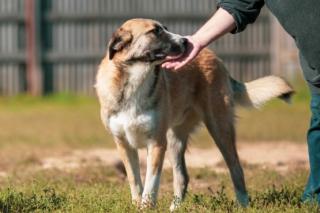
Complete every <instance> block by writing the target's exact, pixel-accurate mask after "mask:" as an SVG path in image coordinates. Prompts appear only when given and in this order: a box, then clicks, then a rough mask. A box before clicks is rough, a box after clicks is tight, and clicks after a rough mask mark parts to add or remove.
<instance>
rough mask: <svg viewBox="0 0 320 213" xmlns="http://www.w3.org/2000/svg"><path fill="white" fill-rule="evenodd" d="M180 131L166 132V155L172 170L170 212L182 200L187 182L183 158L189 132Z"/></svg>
mask: <svg viewBox="0 0 320 213" xmlns="http://www.w3.org/2000/svg"><path fill="white" fill-rule="evenodd" d="M181 130H182V129H179V128H175V129H169V130H168V132H167V139H168V154H169V160H170V163H171V166H172V169H173V189H174V200H173V201H172V203H171V206H170V211H173V210H174V209H176V208H177V207H178V206H179V204H180V203H181V201H182V200H183V198H184V196H185V193H186V190H187V187H188V182H189V176H188V171H187V167H186V162H185V158H184V152H185V150H186V145H187V140H188V135H189V132H187V131H185V132H183V131H181Z"/></svg>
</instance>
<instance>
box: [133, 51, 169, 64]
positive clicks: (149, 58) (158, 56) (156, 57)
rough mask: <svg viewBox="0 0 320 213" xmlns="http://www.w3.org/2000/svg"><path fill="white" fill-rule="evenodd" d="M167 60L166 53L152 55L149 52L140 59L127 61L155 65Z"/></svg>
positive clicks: (139, 57) (135, 58)
mask: <svg viewBox="0 0 320 213" xmlns="http://www.w3.org/2000/svg"><path fill="white" fill-rule="evenodd" d="M165 58H166V55H165V54H164V53H151V52H147V53H146V54H144V55H142V56H138V57H132V58H129V59H128V60H127V63H129V64H132V63H134V62H139V61H141V62H146V63H154V62H156V61H161V60H164V59H165Z"/></svg>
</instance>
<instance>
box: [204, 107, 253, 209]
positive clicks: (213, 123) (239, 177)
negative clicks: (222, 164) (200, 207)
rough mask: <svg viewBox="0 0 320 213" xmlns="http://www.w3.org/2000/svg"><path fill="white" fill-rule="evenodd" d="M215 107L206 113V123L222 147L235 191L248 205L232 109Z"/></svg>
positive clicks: (245, 204) (220, 147)
mask: <svg viewBox="0 0 320 213" xmlns="http://www.w3.org/2000/svg"><path fill="white" fill-rule="evenodd" d="M219 110H220V111H219V112H217V111H215V110H214V109H213V111H211V110H210V112H207V113H206V117H205V119H204V123H205V125H206V127H207V129H208V131H209V133H210V135H211V136H212V137H213V138H214V140H215V142H216V144H217V146H218V148H219V149H220V151H221V153H222V155H223V157H224V159H225V161H226V163H227V166H228V168H229V171H230V174H231V179H232V182H233V185H234V188H235V193H236V196H237V199H238V201H239V203H240V204H241V205H242V206H247V205H248V200H249V199H248V194H247V190H246V186H245V180H244V174H243V170H242V167H241V165H240V160H239V157H238V153H237V150H236V144H235V128H234V121H233V119H234V118H233V116H234V115H233V111H232V109H222V111H221V107H220V109H219Z"/></svg>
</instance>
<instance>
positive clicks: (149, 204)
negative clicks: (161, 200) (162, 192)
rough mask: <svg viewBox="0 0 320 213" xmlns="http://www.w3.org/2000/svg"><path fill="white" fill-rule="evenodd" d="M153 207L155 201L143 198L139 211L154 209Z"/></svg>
mask: <svg viewBox="0 0 320 213" xmlns="http://www.w3.org/2000/svg"><path fill="white" fill-rule="evenodd" d="M155 206H156V203H155V201H153V200H152V199H150V198H143V199H142V200H141V203H140V205H139V209H151V208H154V207H155Z"/></svg>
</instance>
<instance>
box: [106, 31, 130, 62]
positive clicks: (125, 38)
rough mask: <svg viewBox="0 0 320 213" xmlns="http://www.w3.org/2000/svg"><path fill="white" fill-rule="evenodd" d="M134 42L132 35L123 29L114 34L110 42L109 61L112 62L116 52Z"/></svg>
mask: <svg viewBox="0 0 320 213" xmlns="http://www.w3.org/2000/svg"><path fill="white" fill-rule="evenodd" d="M131 40H132V34H131V33H130V32H129V31H126V30H124V29H122V28H120V29H119V30H117V31H116V32H115V33H113V35H112V38H111V40H110V42H109V47H108V51H109V59H110V60H112V58H113V56H114V55H115V54H116V52H118V51H120V50H122V49H123V48H124V47H126V46H127V45H128V44H129V43H130V42H131Z"/></svg>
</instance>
